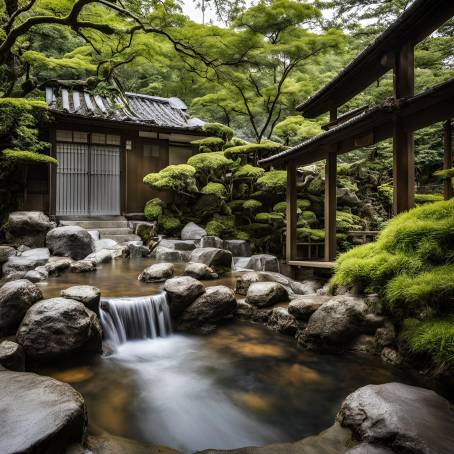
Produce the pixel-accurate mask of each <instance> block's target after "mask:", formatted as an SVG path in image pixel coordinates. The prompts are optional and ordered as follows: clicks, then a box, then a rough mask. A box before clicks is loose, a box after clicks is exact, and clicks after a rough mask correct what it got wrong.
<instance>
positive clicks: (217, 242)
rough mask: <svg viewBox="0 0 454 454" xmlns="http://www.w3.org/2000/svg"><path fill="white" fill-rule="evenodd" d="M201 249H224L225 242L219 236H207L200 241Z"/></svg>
mask: <svg viewBox="0 0 454 454" xmlns="http://www.w3.org/2000/svg"><path fill="white" fill-rule="evenodd" d="M200 247H216V248H218V249H222V248H223V247H224V241H223V240H221V239H220V238H219V237H217V236H213V235H207V236H204V237H202V239H201V240H200Z"/></svg>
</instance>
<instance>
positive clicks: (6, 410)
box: [0, 370, 87, 454]
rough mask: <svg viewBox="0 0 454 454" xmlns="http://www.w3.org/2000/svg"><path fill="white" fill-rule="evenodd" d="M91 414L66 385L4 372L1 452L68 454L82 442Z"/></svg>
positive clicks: (0, 403) (0, 388)
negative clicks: (73, 446) (74, 445)
mask: <svg viewBox="0 0 454 454" xmlns="http://www.w3.org/2000/svg"><path fill="white" fill-rule="evenodd" d="M86 426H87V412H86V408H85V404H84V400H83V398H82V396H81V395H80V394H79V393H78V392H77V391H75V390H74V389H73V388H72V387H71V386H69V385H67V384H66V383H61V382H59V381H57V380H54V379H53V378H49V377H43V376H40V375H36V374H31V373H23V372H10V371H6V370H3V371H0V452H2V453H5V454H7V453H19V452H22V453H25V452H26V453H50V454H57V453H64V452H65V450H66V447H67V446H68V445H70V444H71V443H76V442H82V440H83V438H84V435H85V430H86Z"/></svg>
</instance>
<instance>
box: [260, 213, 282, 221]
mask: <svg viewBox="0 0 454 454" xmlns="http://www.w3.org/2000/svg"><path fill="white" fill-rule="evenodd" d="M255 220H256V221H257V222H263V223H264V224H283V223H284V218H283V216H282V214H279V213H258V214H257V215H256V216H255Z"/></svg>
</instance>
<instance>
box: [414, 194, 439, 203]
mask: <svg viewBox="0 0 454 454" xmlns="http://www.w3.org/2000/svg"><path fill="white" fill-rule="evenodd" d="M442 200H443V195H442V194H415V203H416V205H422V204H424V203H433V202H441V201H442Z"/></svg>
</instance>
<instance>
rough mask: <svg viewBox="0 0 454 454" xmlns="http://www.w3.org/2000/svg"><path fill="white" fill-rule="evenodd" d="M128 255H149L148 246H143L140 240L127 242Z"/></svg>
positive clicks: (136, 256)
mask: <svg viewBox="0 0 454 454" xmlns="http://www.w3.org/2000/svg"><path fill="white" fill-rule="evenodd" d="M128 250H129V257H131V258H140V257H146V256H147V255H150V248H148V247H147V246H144V245H143V243H142V241H130V242H128Z"/></svg>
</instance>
